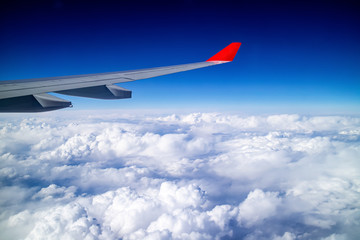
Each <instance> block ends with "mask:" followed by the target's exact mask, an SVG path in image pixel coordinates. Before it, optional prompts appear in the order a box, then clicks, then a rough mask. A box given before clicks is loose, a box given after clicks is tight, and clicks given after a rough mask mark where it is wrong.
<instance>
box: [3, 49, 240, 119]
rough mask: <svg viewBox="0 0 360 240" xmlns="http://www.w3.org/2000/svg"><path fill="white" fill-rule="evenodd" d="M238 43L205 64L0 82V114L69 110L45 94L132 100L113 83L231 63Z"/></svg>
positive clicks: (62, 103)
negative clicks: (53, 93)
mask: <svg viewBox="0 0 360 240" xmlns="http://www.w3.org/2000/svg"><path fill="white" fill-rule="evenodd" d="M240 45H241V43H231V44H230V45H228V46H227V47H225V48H224V49H223V50H221V51H220V52H218V53H217V54H215V55H214V56H212V57H211V58H209V59H208V60H206V61H204V62H198V63H189V64H181V65H173V66H167V67H156V68H147V69H140V70H130V71H120V72H108V73H98V74H85V75H75V76H64V77H50V78H35V79H23V80H11V81H0V112H45V111H52V110H57V109H61V108H66V107H72V104H71V102H69V101H67V100H64V99H61V98H58V97H55V96H53V95H50V94H48V93H49V92H55V93H60V94H64V95H72V96H80V97H89V98H98V99H122V98H131V91H130V90H127V89H124V88H121V87H119V86H117V85H114V84H115V83H123V82H131V81H135V80H140V79H146V78H152V77H157V76H162V75H167V74H171V73H177V72H184V71H188V70H193V69H197V68H203V67H209V66H213V65H218V64H222V63H227V62H231V61H232V60H233V59H234V57H235V55H236V53H237V51H238V49H239V47H240Z"/></svg>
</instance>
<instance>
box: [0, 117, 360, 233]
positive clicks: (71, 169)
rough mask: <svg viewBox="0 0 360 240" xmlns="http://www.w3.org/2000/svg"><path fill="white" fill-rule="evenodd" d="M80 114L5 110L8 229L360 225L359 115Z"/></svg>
mask: <svg viewBox="0 0 360 240" xmlns="http://www.w3.org/2000/svg"><path fill="white" fill-rule="evenodd" d="M80 115H81V116H80ZM80 115H79V116H59V115H46V114H45V115H40V117H30V118H29V117H22V116H17V117H11V118H10V117H6V115H4V116H2V121H1V122H0V133H1V134H0V179H1V185H0V186H1V187H0V196H1V199H0V211H1V213H2V214H1V215H0V232H1V233H0V234H1V239H63V238H68V239H119V238H121V239H223V238H224V239H356V236H358V235H359V234H360V232H359V230H358V229H360V228H359V225H360V204H359V201H358V199H360V165H359V159H360V148H359V141H360V118H358V117H350V116H300V115H271V116H239V115H230V114H220V113H192V114H186V115H175V114H172V115H156V114H154V115H148V116H146V117H143V116H141V115H135V114H101V115H98V114H96V113H81V114H80Z"/></svg>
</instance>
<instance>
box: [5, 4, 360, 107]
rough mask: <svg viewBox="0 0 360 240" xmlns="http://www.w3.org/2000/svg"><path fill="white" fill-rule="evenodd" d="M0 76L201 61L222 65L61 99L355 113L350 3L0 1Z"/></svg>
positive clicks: (358, 86)
mask: <svg viewBox="0 0 360 240" xmlns="http://www.w3.org/2000/svg"><path fill="white" fill-rule="evenodd" d="M1 9H2V10H1V27H0V31H1V38H0V43H1V44H0V51H1V53H2V54H1V55H0V64H1V66H2V67H1V71H0V79H1V80H12V79H23V78H35V77H51V76H62V75H73V74H84V73H98V72H107V71H119V70H127V69H140V68H146V67H156V66H166V65H172V64H182V63H190V62H197V61H202V60H206V59H207V58H209V57H210V56H212V55H213V54H215V53H216V52H217V51H219V50H221V49H222V48H223V47H225V46H226V45H227V44H229V43H230V42H234V41H238V42H242V46H241V48H240V50H239V52H238V55H237V56H236V58H235V61H234V62H233V63H230V64H226V65H221V66H216V67H212V68H205V69H200V70H194V71H189V72H186V73H178V74H174V75H169V76H164V77H158V78H153V79H147V80H141V81H138V82H132V83H127V84H122V85H121V86H123V87H125V88H128V89H131V90H132V91H133V98H132V99H130V100H120V101H103V100H93V99H83V98H76V97H68V96H64V98H66V99H69V100H71V101H72V102H73V104H74V106H75V107H76V109H94V108H95V109H96V108H115V109H132V108H138V109H149V108H151V109H156V108H160V109H175V108H176V109H189V110H205V111H219V110H220V111H221V110H227V111H239V112H251V113H254V112H256V113H279V112H280V113H284V112H285V113H324V114H329V113H355V114H357V113H359V110H360V107H359V106H360V81H359V79H360V69H359V63H360V47H359V44H358V43H359V42H360V30H359V29H360V28H359V26H360V25H359V24H360V16H359V15H358V12H359V4H358V3H356V2H355V1H332V2H331V3H329V2H327V1H289V2H286V1H275V2H273V1H271V2H270V1H251V2H249V1H244V2H243V1H219V2H215V1H155V2H151V3H150V2H146V1H120V2H119V1H118V2H113V1H101V2H100V1H35V2H32V3H27V2H25V1H24V2H22V1H14V2H12V3H11V4H8V5H3V6H2V7H1Z"/></svg>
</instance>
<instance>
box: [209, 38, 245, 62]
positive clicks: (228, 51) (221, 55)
mask: <svg viewBox="0 0 360 240" xmlns="http://www.w3.org/2000/svg"><path fill="white" fill-rule="evenodd" d="M240 45H241V43H239V42H234V43H230V44H229V45H228V46H227V47H226V48H224V49H223V50H221V51H220V52H218V53H217V54H215V55H214V56H212V57H211V58H209V59H208V60H207V62H231V61H232V60H233V59H234V57H235V55H236V53H237V51H238V50H239V47H240Z"/></svg>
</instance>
